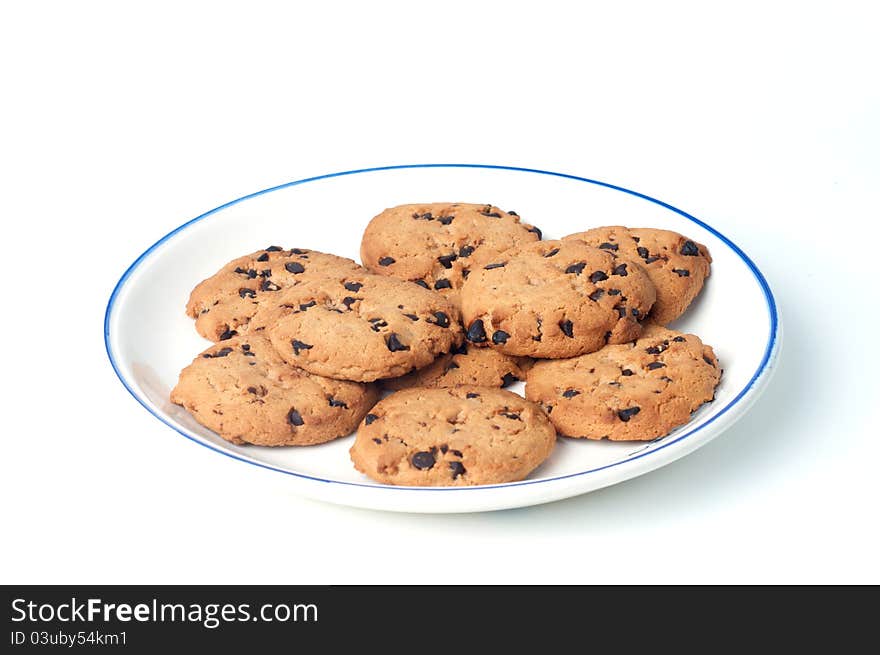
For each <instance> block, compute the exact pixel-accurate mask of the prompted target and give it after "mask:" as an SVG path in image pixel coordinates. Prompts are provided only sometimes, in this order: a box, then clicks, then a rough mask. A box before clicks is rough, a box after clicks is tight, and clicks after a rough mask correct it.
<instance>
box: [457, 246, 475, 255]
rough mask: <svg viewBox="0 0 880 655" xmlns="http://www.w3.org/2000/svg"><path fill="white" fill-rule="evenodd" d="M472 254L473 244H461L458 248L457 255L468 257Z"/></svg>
mask: <svg viewBox="0 0 880 655" xmlns="http://www.w3.org/2000/svg"><path fill="white" fill-rule="evenodd" d="M473 254H474V247H473V246H462V247H461V248H459V249H458V256H459V257H470V256H471V255H473Z"/></svg>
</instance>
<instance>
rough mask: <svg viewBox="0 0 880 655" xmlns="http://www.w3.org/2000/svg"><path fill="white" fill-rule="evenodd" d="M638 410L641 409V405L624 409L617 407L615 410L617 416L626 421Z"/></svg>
mask: <svg viewBox="0 0 880 655" xmlns="http://www.w3.org/2000/svg"><path fill="white" fill-rule="evenodd" d="M640 411H642V408H641V407H627V408H626V409H619V410H617V418H619V419H620V420H621V421H623V422H624V423H626V422H627V421H629V420H630V419H631V418H632V417H633V416H635V415H636V414H638V413H639V412H640Z"/></svg>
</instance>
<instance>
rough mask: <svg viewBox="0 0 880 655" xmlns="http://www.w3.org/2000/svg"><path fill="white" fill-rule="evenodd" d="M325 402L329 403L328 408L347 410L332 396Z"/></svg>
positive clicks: (342, 403)
mask: <svg viewBox="0 0 880 655" xmlns="http://www.w3.org/2000/svg"><path fill="white" fill-rule="evenodd" d="M327 400H329V401H330V407H342V408H343V409H348V405H346V404H345V403H344V402H343V401H341V400H336V399H335V398H334V397H333V396H330V398H328V399H327Z"/></svg>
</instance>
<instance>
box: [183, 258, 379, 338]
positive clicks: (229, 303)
mask: <svg viewBox="0 0 880 655" xmlns="http://www.w3.org/2000/svg"><path fill="white" fill-rule="evenodd" d="M362 270H363V269H362V268H361V267H360V266H358V265H357V264H356V263H355V262H353V261H352V260H350V259H346V258H344V257H337V256H336V255H328V254H325V253H323V252H317V251H315V250H304V249H302V248H294V249H292V250H284V249H282V248H279V247H278V246H269V247H268V248H266V249H265V250H258V251H257V252H255V253H252V254H250V255H245V256H244V257H239V258H238V259H234V260H232V261H231V262H229V263H228V264H226V266H224V267H223V268H221V269H220V270H219V271H218V272H217V273H215V274H214V275H212V276H211V277H209V278H208V279H206V280H203V281H202V282H200V283H199V284H198V285H197V286H196V288H195V289H193V290H192V293H191V294H190V297H189V302H188V303H187V305H186V313H187V315H189V316H190V317H192V318H194V319H196V330H197V331H198V333H199V334H201V335H202V336H203V337H205V338H206V339H210V340H211V341H222V340H224V339H228V338H229V337H233V336H235V335H236V334H239V333H243V332H245V331H246V329H247V324H248V322H249V321H250V319H251V317H252V316H253V315H254V314H255V313H256V311H257V308H258V307H259V306H260V303H261V302H262V301H263V300H266V299H271V298H272V297H273V296H274V295H275V294H277V293H278V292H279V291H280V290H282V289H286V288H288V287H291V286H295V285H297V284H300V283H302V282H306V281H308V280H312V279H316V278H318V277H321V276H323V275H327V274H342V275H344V274H346V273H354V272H357V271H362Z"/></svg>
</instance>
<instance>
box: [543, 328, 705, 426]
mask: <svg viewBox="0 0 880 655" xmlns="http://www.w3.org/2000/svg"><path fill="white" fill-rule="evenodd" d="M720 379H721V369H720V368H719V366H718V359H717V358H716V357H715V353H714V352H713V351H712V348H710V347H709V346H706V345H704V344H703V342H702V341H700V339H699V338H698V337H696V336H694V335H692V334H681V333H680V332H676V331H674V330H670V329H668V328H664V327H661V326H659V325H653V324H649V325H646V326H645V329H644V330H643V332H642V336H641V337H640V338H639V339H638V340H637V341H635V342H633V343H627V344H621V345H613V346H606V347H605V348H602V350H600V351H598V352H595V353H591V354H588V355H581V356H580V357H574V358H572V359H557V360H552V361H550V360H548V361H543V362H537V363H536V364H535V366H534V367H532V369H531V370H530V371H529V373H528V375H527V377H526V398H528V399H530V400H533V401H535V402H538V403H540V404H541V406H542V407H543V408H544V409H545V410H546V411H547V413H548V414H549V415H550V420H551V421H552V422H553V424H554V425H555V426H556V429H557V430H558V431H559V433H560V434H562V435H566V436H569V437H582V438H587V439H611V440H613V441H629V440H633V441H640V440H641V441H644V440H650V439H655V438H657V437H661V436H663V435H665V434H667V433H669V431H670V430H672V429H673V428H675V427H677V426H679V425H683V424H684V423H687V422H688V420H689V419H690V416H691V413H692V412H693V411H695V410H696V409H697V408H698V407H699V406H700V405H702V404H703V403H706V402H709V401H711V400H712V399H713V398H714V397H715V387H717V386H718V382H719V381H720Z"/></svg>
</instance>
